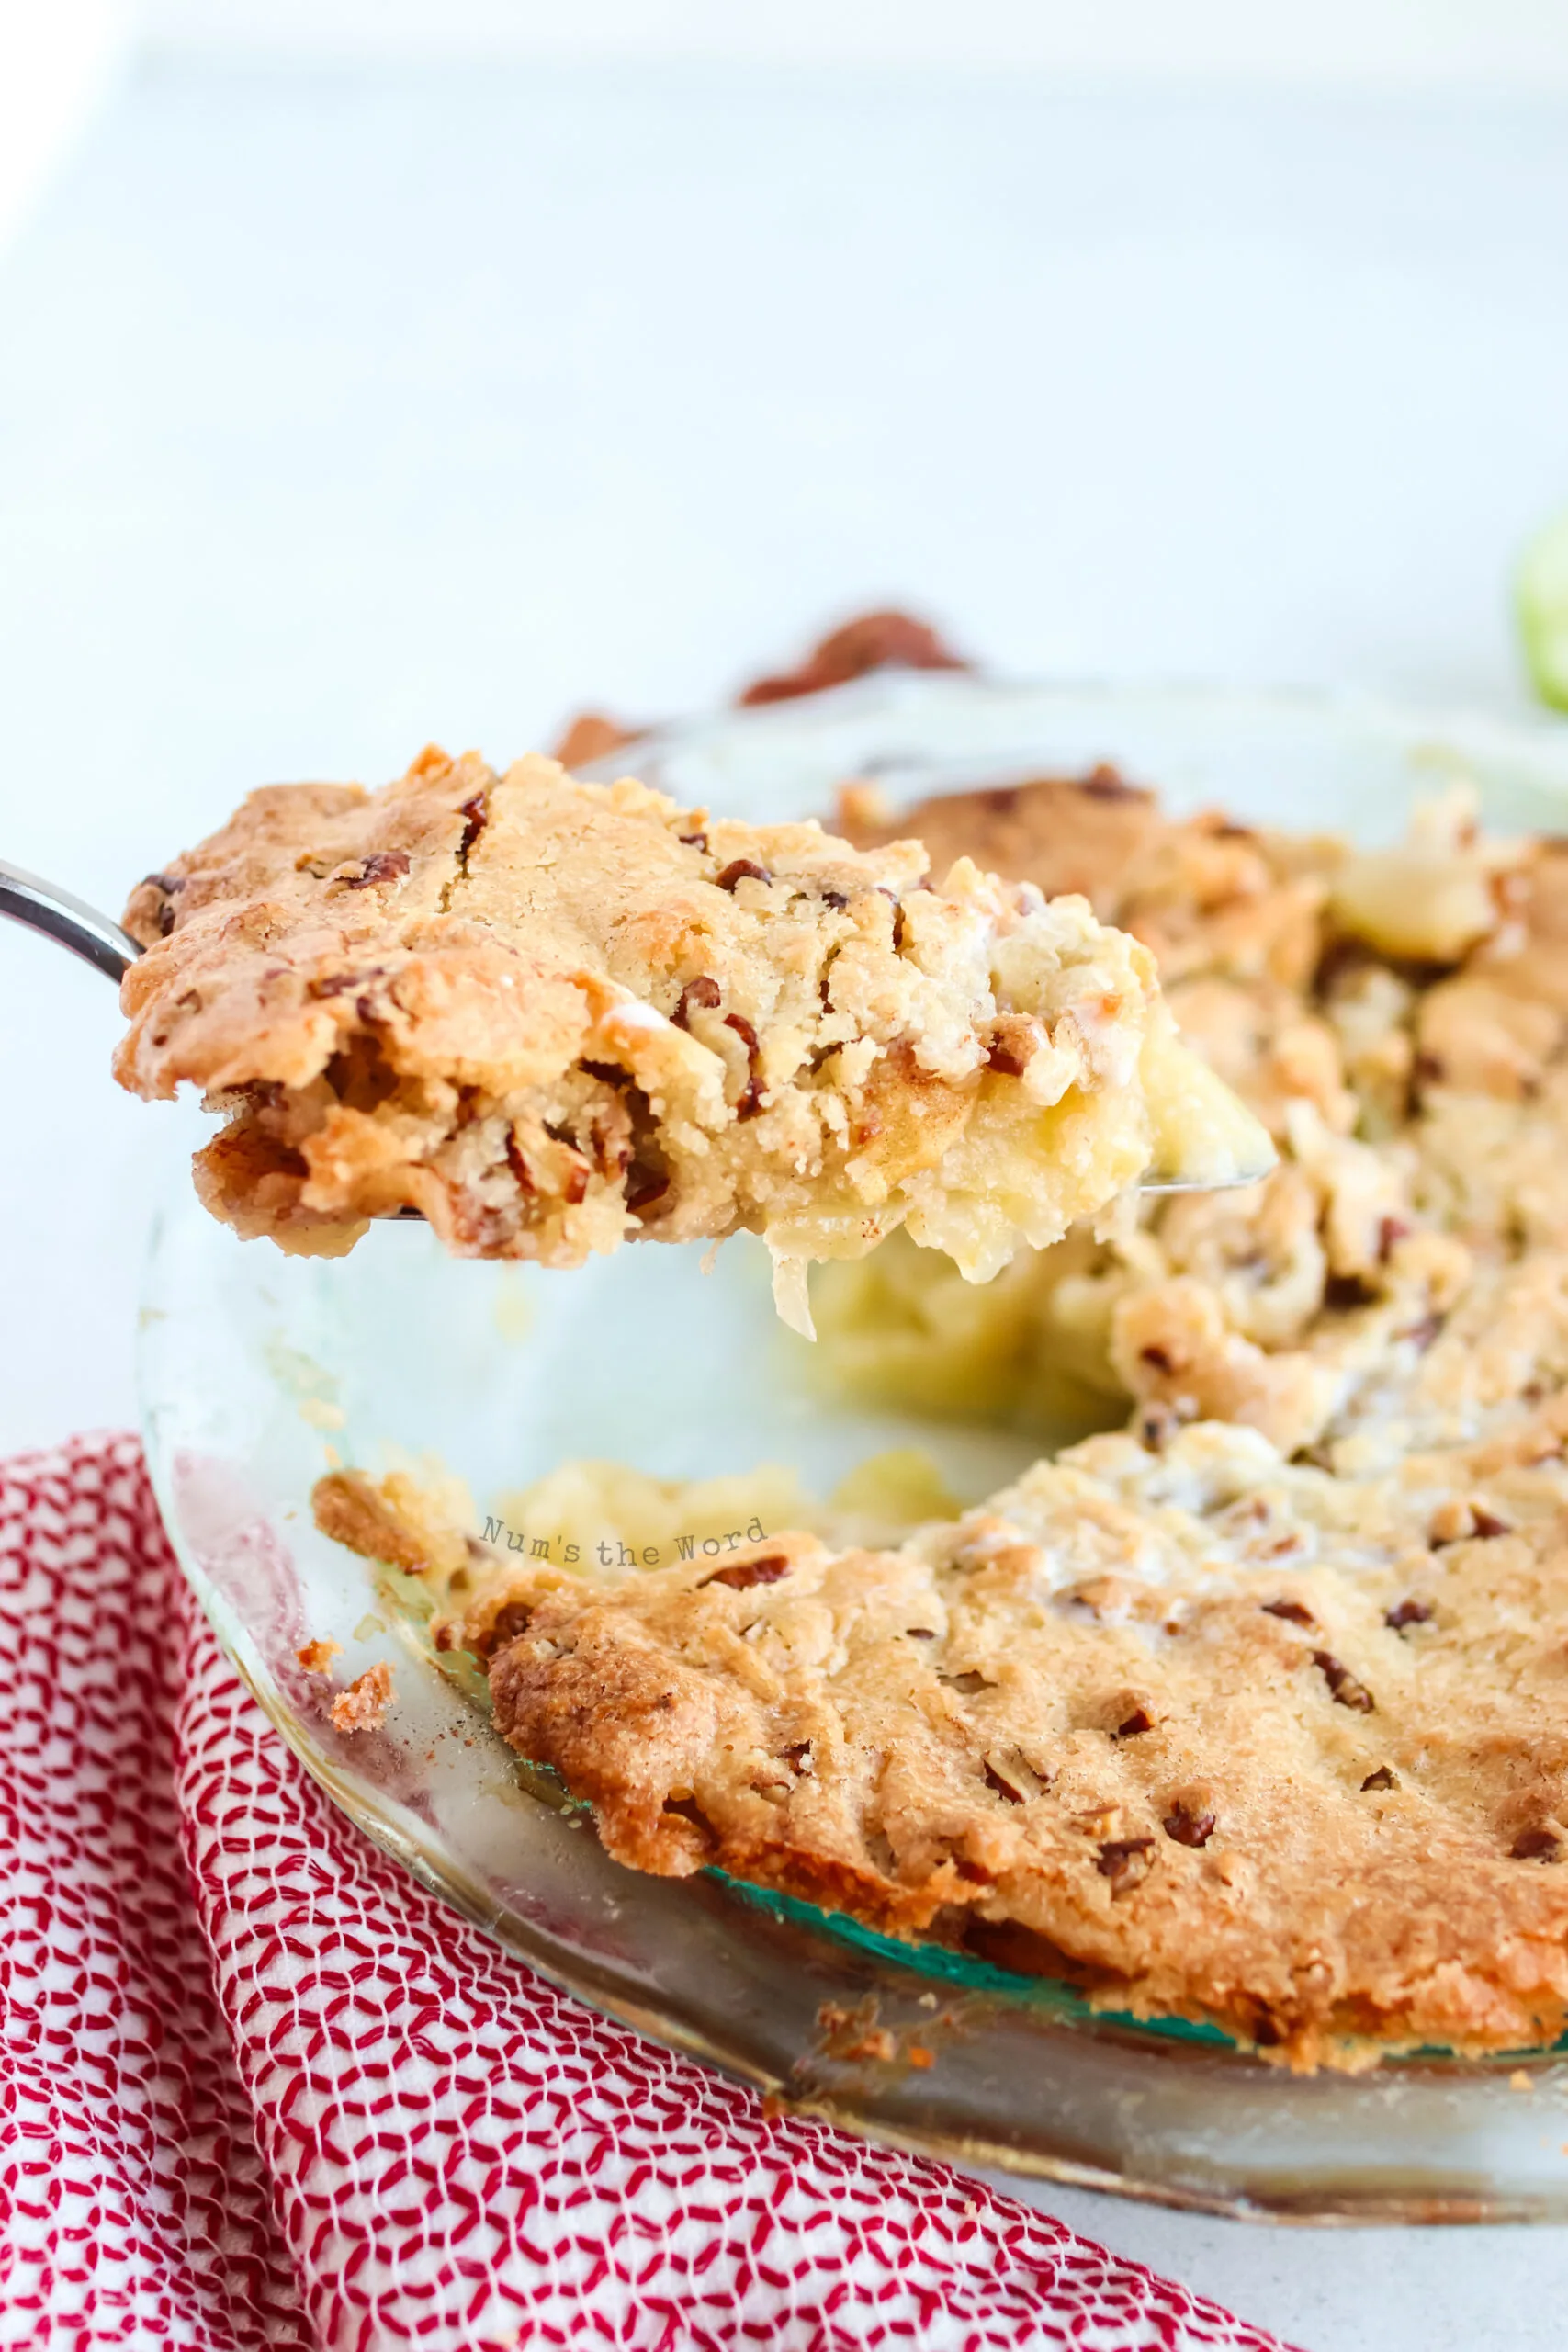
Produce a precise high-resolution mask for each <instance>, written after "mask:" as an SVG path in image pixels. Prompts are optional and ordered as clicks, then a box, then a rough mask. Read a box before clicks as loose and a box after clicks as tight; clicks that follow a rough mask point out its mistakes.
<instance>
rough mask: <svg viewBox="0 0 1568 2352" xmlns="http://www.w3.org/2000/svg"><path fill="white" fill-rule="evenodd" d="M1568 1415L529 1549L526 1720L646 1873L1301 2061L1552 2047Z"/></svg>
mask: <svg viewBox="0 0 1568 2352" xmlns="http://www.w3.org/2000/svg"><path fill="white" fill-rule="evenodd" d="M1565 1420H1568V1416H1565V1415H1563V1414H1562V1413H1561V1412H1560V1413H1559V1414H1558V1415H1557V1417H1556V1419H1555V1421H1553V1422H1551V1423H1550V1424H1548V1425H1541V1426H1540V1427H1539V1428H1538V1429H1537V1430H1536V1431H1535V1432H1534V1434H1533V1436H1530V1437H1526V1436H1524V1435H1521V1436H1520V1437H1519V1438H1518V1439H1517V1441H1516V1442H1514V1444H1513V1445H1512V1446H1510V1447H1508V1448H1506V1449H1504V1450H1503V1452H1502V1453H1498V1452H1497V1450H1496V1449H1494V1450H1493V1452H1492V1453H1491V1454H1490V1455H1482V1454H1477V1455H1475V1456H1474V1457H1472V1458H1467V1457H1463V1456H1460V1455H1456V1456H1452V1457H1446V1458H1444V1457H1431V1458H1427V1459H1426V1460H1424V1461H1413V1462H1412V1463H1411V1464H1408V1465H1406V1467H1405V1469H1404V1471H1402V1472H1401V1473H1400V1474H1399V1476H1397V1477H1395V1478H1393V1479H1390V1480H1385V1481H1381V1482H1370V1483H1368V1484H1366V1485H1364V1486H1362V1487H1353V1486H1351V1485H1350V1484H1349V1483H1348V1482H1345V1481H1340V1480H1336V1479H1333V1478H1330V1477H1327V1476H1325V1475H1324V1474H1322V1473H1319V1472H1315V1471H1312V1470H1292V1469H1289V1468H1287V1467H1286V1466H1285V1465H1283V1464H1280V1461H1279V1460H1278V1457H1277V1456H1276V1455H1274V1454H1273V1453H1272V1452H1271V1450H1270V1449H1269V1447H1268V1446H1267V1445H1266V1444H1264V1443H1263V1442H1261V1441H1260V1440H1258V1439H1257V1438H1253V1437H1249V1436H1248V1433H1247V1432H1245V1431H1232V1430H1224V1429H1218V1428H1213V1427H1207V1428H1204V1427H1200V1428H1195V1429H1193V1430H1188V1431H1185V1432H1183V1433H1182V1434H1181V1436H1179V1438H1178V1439H1176V1440H1175V1441H1173V1442H1172V1444H1171V1445H1170V1447H1169V1448H1168V1450H1167V1452H1166V1453H1165V1454H1164V1455H1163V1456H1156V1455H1152V1454H1150V1453H1147V1452H1146V1451H1145V1450H1144V1449H1142V1448H1140V1447H1138V1446H1137V1445H1135V1444H1134V1442H1133V1441H1131V1440H1129V1439H1120V1438H1112V1439H1100V1440H1094V1441H1091V1442H1089V1444H1087V1445H1085V1446H1083V1447H1080V1448H1078V1449H1076V1450H1075V1451H1074V1452H1073V1453H1069V1454H1067V1455H1066V1456H1064V1457H1063V1458H1062V1459H1061V1460H1060V1461H1059V1462H1058V1463H1056V1464H1054V1465H1043V1466H1042V1467H1041V1468H1040V1469H1039V1470H1037V1471H1034V1472H1032V1473H1031V1474H1030V1475H1029V1476H1028V1477H1027V1478H1025V1479H1024V1480H1023V1481H1022V1482H1021V1484H1020V1486H1019V1487H1017V1488H1015V1489H1013V1490H1011V1491H1010V1493H1009V1494H1007V1495H1003V1496H1001V1497H999V1498H997V1500H996V1501H995V1502H994V1503H993V1504H991V1505H989V1506H987V1508H986V1509H985V1510H982V1511H980V1512H976V1513H972V1514H970V1516H969V1517H968V1519H966V1520H965V1521H961V1522H960V1523H959V1524H958V1525H957V1527H955V1528H953V1529H951V1530H947V1531H942V1532H931V1533H929V1534H927V1535H926V1536H924V1537H921V1538H918V1539H916V1540H914V1541H913V1542H911V1543H910V1544H908V1545H906V1546H905V1547H904V1548H903V1550H902V1551H900V1552H897V1553H880V1554H878V1553H864V1552H854V1551H851V1552H844V1553H838V1554H835V1553H833V1552H831V1551H829V1550H828V1549H827V1548H826V1547H825V1546H822V1545H820V1544H816V1543H814V1542H812V1541H810V1540H809V1539H801V1538H795V1539H792V1541H791V1544H790V1545H789V1546H788V1551H789V1555H790V1558H789V1566H788V1569H787V1572H786V1573H784V1574H773V1573H769V1574H768V1575H767V1576H765V1577H762V1578H761V1579H759V1580H758V1581H757V1582H755V1583H751V1582H749V1581H748V1580H747V1579H746V1577H745V1575H744V1573H742V1574H741V1575H740V1576H739V1577H738V1578H737V1579H736V1580H735V1581H733V1582H720V1581H719V1580H717V1579H716V1577H714V1576H713V1575H712V1574H711V1564H710V1566H709V1569H708V1570H706V1571H705V1569H704V1568H702V1567H701V1566H692V1567H682V1568H680V1569H676V1570H671V1571H662V1572H657V1573H654V1574H650V1575H648V1576H646V1577H640V1578H637V1579H633V1580H631V1581H629V1582H626V1583H623V1584H621V1585H619V1586H616V1587H615V1588H613V1589H603V1588H594V1587H592V1586H590V1585H587V1584H584V1583H582V1582H580V1581H578V1580H576V1579H571V1578H565V1577H560V1576H559V1575H558V1574H556V1575H553V1576H552V1577H550V1578H549V1580H548V1581H545V1580H544V1579H542V1578H531V1577H530V1574H529V1572H528V1571H527V1570H526V1569H514V1570H513V1571H511V1573H510V1574H509V1575H508V1576H507V1577H506V1579H505V1586H506V1592H507V1594H508V1596H509V1601H510V1606H511V1607H512V1609H513V1612H514V1616H513V1623H519V1624H520V1625H521V1630H520V1631H518V1632H517V1633H516V1634H514V1635H513V1638H512V1639H511V1640H510V1641H509V1642H506V1643H504V1644H503V1645H501V1646H500V1647H499V1648H497V1649H496V1650H495V1651H494V1654H493V1656H492V1658H491V1668H490V1673H491V1692H492V1697H493V1700H494V1704H495V1713H496V1721H497V1723H498V1724H499V1726H500V1728H501V1729H502V1732H503V1733H504V1735H505V1736H506V1737H507V1738H508V1739H509V1740H510V1741H511V1742H512V1743H513V1746H514V1747H517V1748H518V1749H519V1750H520V1751H521V1752H522V1753H524V1754H525V1755H526V1756H527V1757H529V1758H531V1759H532V1760H534V1761H535V1762H539V1763H547V1764H550V1765H553V1766H554V1767H555V1768H556V1769H557V1770H559V1771H560V1773H561V1774H562V1776H563V1778H564V1779H565V1780H566V1781H567V1783H568V1785H569V1786H570V1788H571V1789H572V1791H573V1792H574V1793H576V1794H578V1795H580V1796H581V1797H584V1798H586V1799H587V1800H588V1801H589V1802H590V1803H591V1804H592V1805H593V1807H594V1810H595V1815H596V1818H597V1820H598V1823H599V1826H600V1830H601V1834H602V1836H603V1838H604V1842H605V1844H606V1845H607V1846H608V1848H609V1849H610V1850H611V1851H612V1852H613V1853H615V1854H616V1855H618V1856H619V1857H620V1859H622V1860H626V1861H627V1862H630V1863H633V1864H634V1865H635V1866H636V1867H637V1868H639V1869H643V1870H650V1871H659V1872H661V1873H673V1874H676V1875H679V1874H682V1873H684V1872H687V1871H692V1870H694V1869H697V1868H699V1867H701V1866H703V1865H704V1864H705V1863H709V1862H712V1863H716V1864H718V1865H720V1866H721V1867H722V1868H724V1869H725V1870H727V1871H731V1872H732V1873H734V1874H735V1875H737V1876H739V1877H742V1878H746V1879H749V1880H750V1881H752V1882H754V1883H761V1884H764V1885H770V1886H775V1887H781V1888H784V1889H785V1890H787V1891H789V1892H791V1893H794V1894H800V1895H802V1896H805V1897H807V1898H808V1899H810V1900H813V1901H817V1902H821V1903H828V1904H829V1905H836V1906H838V1907H842V1908H845V1909H847V1910H850V1911H852V1912H853V1913H854V1914H855V1916H857V1917H862V1918H864V1919H867V1920H869V1921H871V1922H873V1923H874V1924H875V1925H877V1926H880V1927H882V1928H886V1929H889V1930H891V1931H892V1932H895V1933H898V1934H912V1935H917V1936H919V1935H925V1936H931V1935H935V1936H937V1937H940V1938H943V1939H949V1940H956V1941H959V1942H961V1943H964V1944H967V1945H968V1946H969V1947H970V1948H971V1949H974V1950H976V1951H981V1952H983V1953H985V1954H987V1956H989V1957H992V1958H1000V1959H1006V1960H1008V1961H1009V1962H1010V1964H1015V1965H1016V1964H1018V1963H1019V1962H1020V1960H1021V1958H1024V1957H1026V1956H1027V1957H1029V1958H1032V1962H1033V1964H1035V1965H1037V1966H1044V1967H1047V1968H1048V1969H1049V1970H1050V1971H1051V1972H1052V1973H1067V1974H1069V1975H1071V1976H1072V1977H1073V1978H1075V1979H1076V1981H1077V1982H1079V1983H1081V1984H1083V1985H1087V1986H1089V1988H1090V1989H1092V1990H1096V1991H1098V1992H1100V1993H1102V1994H1104V1995H1106V1996H1108V1997H1113V1998H1114V1999H1115V2000H1116V2002H1117V2003H1119V2004H1120V2005H1122V2006H1125V2007H1132V2008H1134V2010H1137V2011H1140V2012H1142V2013H1168V2012H1176V2013H1179V2014H1181V2015H1186V2016H1195V2017H1201V2018H1210V2019H1213V2020H1214V2021H1216V2022H1218V2023H1220V2024H1222V2025H1223V2026H1224V2027H1225V2028H1226V2029H1227V2030H1230V2031H1233V2032H1235V2033H1237V2034H1239V2035H1241V2036H1242V2037H1243V2038H1244V2039H1246V2040H1248V2041H1252V2042H1254V2043H1255V2044H1257V2045H1258V2046H1259V2047H1261V2048H1264V2049H1266V2050H1269V2051H1271V2052H1277V2053H1278V2054H1279V2055H1280V2056H1281V2057H1283V2058H1284V2059H1286V2060H1287V2061H1288V2062H1289V2063H1291V2064H1296V2065H1312V2064H1321V2063H1329V2064H1359V2063H1364V2059H1365V2054H1366V2052H1365V2046H1364V2045H1365V2041H1366V2038H1368V2037H1371V2038H1373V2039H1374V2040H1375V2041H1379V2042H1381V2043H1382V2044H1384V2045H1387V2044H1390V2043H1395V2044H1396V2043H1399V2042H1415V2041H1441V2042H1444V2043H1448V2044H1451V2045H1454V2046H1460V2047H1463V2048H1468V2049H1491V2048H1506V2047H1509V2046H1518V2045H1521V2044H1525V2043H1529V2042H1531V2041H1537V2040H1539V2039H1540V2038H1541V2037H1543V2036H1547V2035H1551V2034H1554V2033H1555V2032H1556V2031H1557V2030H1558V2029H1559V2026H1560V2023H1561V2022H1562V2017H1563V2014H1564V2009H1565V2006H1568V1870H1564V1869H1562V1868H1560V1867H1558V1865H1559V1864H1560V1862H1561V1861H1562V1859H1563V1858H1564V1856H1565V1855H1568V1732H1565V1731H1564V1729H1563V1727H1562V1702H1563V1700H1564V1697H1565V1696H1568V1653H1565V1651H1564V1646H1563V1642H1562V1625H1563V1623H1564V1622H1565V1612H1568V1544H1565V1542H1564V1533H1565V1521H1564V1515H1563V1514H1564V1507H1565V1504H1568V1475H1565V1474H1564V1472H1563V1470H1562V1460H1561V1455H1560V1453H1555V1452H1552V1453H1549V1454H1548V1456H1547V1457H1546V1458H1545V1461H1544V1463H1543V1461H1542V1460H1541V1459H1539V1458H1538V1459H1536V1460H1533V1461H1532V1460H1529V1459H1526V1458H1522V1457H1529V1455H1530V1454H1531V1453H1533V1452H1535V1451H1536V1449H1537V1448H1538V1447H1539V1446H1540V1444H1541V1443H1543V1442H1545V1443H1547V1444H1549V1445H1550V1446H1552V1447H1555V1446H1558V1445H1560V1444H1561V1436H1562V1426H1563V1424H1564V1422H1565ZM777 1549H778V1547H777V1546H776V1545H770V1547H769V1550H770V1552H771V1553H772V1552H776V1550H777ZM749 1556H751V1555H739V1557H738V1559H737V1561H736V1563H735V1566H737V1567H738V1568H739V1569H740V1570H741V1571H742V1572H743V1571H744V1568H745V1566H746V1561H747V1558H748V1557H749ZM490 1605H491V1606H492V1607H493V1596H492V1598H491V1604H490Z"/></svg>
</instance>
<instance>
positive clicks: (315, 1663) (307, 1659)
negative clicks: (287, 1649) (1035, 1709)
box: [294, 1641, 343, 1674]
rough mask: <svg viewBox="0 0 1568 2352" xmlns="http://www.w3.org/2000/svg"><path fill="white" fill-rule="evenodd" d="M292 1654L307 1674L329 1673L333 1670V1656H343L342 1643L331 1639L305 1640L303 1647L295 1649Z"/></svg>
mask: <svg viewBox="0 0 1568 2352" xmlns="http://www.w3.org/2000/svg"><path fill="white" fill-rule="evenodd" d="M294 1655H295V1657H297V1658H298V1659H299V1663H300V1665H301V1666H302V1667H303V1668H304V1669H305V1671H306V1673H307V1674H330V1673H331V1672H332V1670H333V1658H334V1657H342V1656H343V1644H342V1643H341V1642H332V1641H317V1642H307V1643H306V1645H305V1646H304V1648H303V1649H300V1650H296V1651H295V1653H294Z"/></svg>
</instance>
